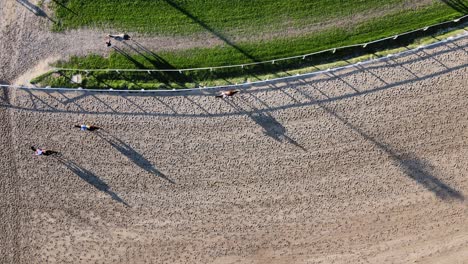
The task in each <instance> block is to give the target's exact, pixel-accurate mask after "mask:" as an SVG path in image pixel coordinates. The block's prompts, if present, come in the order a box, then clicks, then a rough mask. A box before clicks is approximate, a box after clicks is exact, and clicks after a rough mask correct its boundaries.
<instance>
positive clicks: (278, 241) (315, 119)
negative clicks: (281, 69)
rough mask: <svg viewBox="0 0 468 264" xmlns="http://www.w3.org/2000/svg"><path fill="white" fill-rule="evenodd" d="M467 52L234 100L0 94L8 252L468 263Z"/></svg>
mask: <svg viewBox="0 0 468 264" xmlns="http://www.w3.org/2000/svg"><path fill="white" fill-rule="evenodd" d="M467 45H468V38H466V37H465V38H462V39H459V40H456V41H452V42H448V43H446V44H441V45H440V46H437V47H433V48H430V49H425V50H420V51H418V52H414V53H411V54H407V55H404V56H400V57H393V58H390V59H388V60H386V61H380V62H375V63H371V64H366V65H361V66H356V68H354V69H347V70H341V71H334V72H330V73H329V74H327V75H325V74H324V75H319V76H314V77H310V78H307V79H298V80H294V81H291V82H290V83H282V84H272V85H269V86H259V87H253V88H250V89H247V90H242V91H241V93H240V94H239V96H237V97H233V98H230V99H229V100H222V99H218V98H214V97H213V96H209V95H208V94H204V92H203V91H201V92H197V93H195V92H193V93H177V94H175V95H172V96H171V95H160V96H154V95H141V94H139V95H128V94H125V93H120V94H119V93H115V94H109V93H90V92H79V91H71V92H58V91H46V90H43V91H34V90H9V96H8V97H7V98H5V96H3V97H0V99H1V100H2V107H0V114H1V115H2V116H1V118H2V120H7V121H8V120H11V122H7V124H5V123H4V125H3V127H2V129H0V133H1V134H0V141H1V143H2V146H5V147H6V149H4V151H3V152H2V153H1V154H0V161H1V162H0V164H1V166H2V168H1V169H2V171H3V172H4V171H9V172H11V173H8V174H2V175H4V176H2V177H0V186H2V187H1V189H0V190H1V192H0V194H1V196H0V198H1V199H0V201H1V203H0V205H1V208H0V211H1V212H5V211H6V210H9V211H12V210H13V209H12V208H16V210H17V211H15V212H12V213H11V214H4V213H2V214H1V217H2V218H1V219H0V220H1V224H0V227H1V228H0V232H1V233H0V237H2V238H3V237H7V238H11V239H13V241H11V240H8V241H7V240H1V241H2V242H1V244H0V246H1V247H2V248H5V247H8V248H11V247H13V250H12V251H10V252H12V253H11V254H10V256H11V258H10V256H7V257H6V260H7V261H6V262H7V263H8V261H10V262H11V263H36V262H40V263H43V262H47V263H415V262H417V261H419V262H420V263H467V262H466V259H468V221H467V219H468V218H467V217H468V211H467V203H466V195H467V194H468V178H467V177H466V175H467V174H468V161H467V160H466V158H465V157H466V156H467V155H468V146H467V135H468V134H467V133H468V128H467V127H468V120H467V114H466V113H467V112H466V109H467V107H468V100H467V98H468V90H467V89H466V87H467V86H468V74H467V69H468V68H467V65H466V63H467V61H468V51H467ZM80 122H91V123H93V124H96V125H99V126H101V127H103V128H104V129H103V130H101V131H99V132H93V133H91V132H89V133H88V132H81V131H78V130H74V129H73V128H71V127H72V126H73V125H74V124H76V123H80ZM8 138H11V141H10V142H11V143H9V144H8ZM31 145H37V146H42V147H45V148H50V149H54V150H57V151H60V152H61V155H60V156H59V157H35V156H33V155H32V153H31V150H30V149H29V147H30V146H31ZM10 190H11V191H10ZM14 224H16V225H19V226H20V228H18V232H16V233H12V232H9V231H8V230H12V229H14V227H10V226H11V225H14ZM9 241H11V242H9ZM4 259H5V257H4ZM0 261H2V262H5V261H3V259H1V260H0Z"/></svg>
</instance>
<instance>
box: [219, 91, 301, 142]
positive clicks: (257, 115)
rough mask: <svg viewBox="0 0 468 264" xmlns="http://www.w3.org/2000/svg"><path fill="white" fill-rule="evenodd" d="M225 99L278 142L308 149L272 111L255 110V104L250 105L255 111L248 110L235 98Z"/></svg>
mask: <svg viewBox="0 0 468 264" xmlns="http://www.w3.org/2000/svg"><path fill="white" fill-rule="evenodd" d="M225 101H226V102H227V103H228V104H229V105H230V106H231V107H233V108H234V109H236V110H237V111H239V112H241V113H244V114H245V115H247V116H248V117H250V119H252V121H254V122H255V123H256V124H257V125H259V126H260V127H261V128H262V129H263V134H264V135H266V136H268V137H271V138H272V139H274V140H276V141H278V142H287V143H289V144H292V145H294V146H296V147H298V148H300V149H302V150H303V151H307V149H306V148H304V147H303V146H301V145H300V144H299V143H298V142H297V141H295V140H294V139H292V138H291V137H289V136H288V135H287V131H286V128H285V127H284V126H283V125H282V124H281V123H280V122H278V120H276V119H275V118H274V117H273V116H272V115H271V114H270V113H266V112H261V111H255V110H256V108H255V107H253V106H250V110H253V111H247V110H246V109H244V108H243V107H241V106H240V105H238V104H237V103H235V102H234V101H233V100H229V99H227V100H225Z"/></svg>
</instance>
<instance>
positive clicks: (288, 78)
mask: <svg viewBox="0 0 468 264" xmlns="http://www.w3.org/2000/svg"><path fill="white" fill-rule="evenodd" d="M467 17H468V15H465V16H463V17H460V18H457V19H455V20H452V21H447V22H442V23H438V24H434V25H431V26H427V27H424V28H421V29H417V30H412V31H408V32H405V33H402V34H398V35H395V36H392V37H387V38H383V39H379V40H375V41H372V42H368V43H362V44H355V45H349V46H343V47H338V48H333V49H327V50H323V51H319V52H314V53H309V54H304V55H299V56H293V57H288V58H281V59H275V60H269V61H263V62H255V63H248V64H239V65H229V66H218V67H203V68H190V69H67V68H55V69H53V71H77V72H93V71H94V72H98V71H99V72H111V71H116V72H118V71H123V72H124V71H127V72H145V71H148V72H150V73H151V72H165V71H166V72H174V71H179V72H181V73H182V72H184V71H196V70H215V69H222V68H234V67H245V66H248V65H257V64H262V63H263V64H264V63H275V62H276V61H281V60H289V59H297V58H303V59H305V58H306V57H307V56H312V55H316V54H320V53H325V52H333V53H334V52H336V50H339V49H345V48H350V47H359V46H361V47H363V48H365V47H367V45H369V44H372V43H376V42H380V41H385V40H389V39H396V38H398V37H399V36H403V35H406V34H411V33H414V32H417V31H420V30H423V31H426V30H427V29H429V28H430V27H435V26H441V25H443V24H448V23H458V22H459V21H461V20H463V19H465V18H467ZM464 37H468V31H466V30H465V31H464V33H462V34H459V35H457V36H454V37H449V38H447V39H445V40H442V41H438V42H435V43H432V44H428V45H423V46H419V47H417V48H415V49H411V50H407V51H403V52H400V53H397V54H389V55H387V57H380V58H376V59H370V60H367V61H364V62H358V63H355V64H349V65H346V66H341V67H336V68H333V69H326V70H321V71H314V72H311V73H305V74H296V75H292V76H285V77H279V78H274V79H265V80H259V81H252V82H245V83H240V84H227V85H219V86H210V87H206V86H204V87H202V86H200V87H198V88H191V89H157V90H156V89H155V90H145V89H141V90H114V89H112V88H110V89H91V88H86V89H83V88H64V87H57V88H55V87H54V88H52V87H36V86H24V85H1V84H0V87H11V88H18V89H33V90H49V91H54V90H55V91H77V92H78V91H90V92H91V91H92V92H117V93H120V92H126V93H135V92H136V93H157V92H190V91H200V90H203V91H208V90H214V89H221V88H239V87H248V86H254V85H262V84H267V83H272V82H280V81H286V80H291V79H297V78H304V77H310V76H314V75H319V74H323V73H327V72H330V71H339V70H342V69H348V68H352V67H355V66H356V65H364V64H368V63H372V62H377V61H381V60H385V59H388V57H393V56H404V55H406V54H410V53H413V52H415V51H417V50H420V49H425V48H430V47H433V46H437V45H440V44H441V43H445V42H447V41H455V40H457V39H461V38H464Z"/></svg>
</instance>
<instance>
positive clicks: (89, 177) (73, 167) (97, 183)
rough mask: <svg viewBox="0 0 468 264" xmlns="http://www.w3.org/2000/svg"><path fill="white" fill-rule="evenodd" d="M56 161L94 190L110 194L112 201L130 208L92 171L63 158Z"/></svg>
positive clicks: (59, 157) (57, 158)
mask: <svg viewBox="0 0 468 264" xmlns="http://www.w3.org/2000/svg"><path fill="white" fill-rule="evenodd" d="M56 160H57V161H58V162H60V163H61V164H62V165H64V166H65V167H66V168H67V169H69V170H70V171H71V172H73V173H74V174H76V175H77V176H78V177H80V178H81V179H83V180H84V181H85V182H87V183H89V184H90V185H92V186H93V187H94V188H96V189H98V190H99V191H101V192H104V193H105V194H108V195H109V196H110V197H111V198H112V200H114V201H116V202H119V203H122V204H124V205H125V206H127V207H129V205H128V204H127V203H126V202H125V201H124V200H123V199H122V198H120V197H119V196H118V195H117V194H116V193H115V192H113V191H111V190H110V187H109V185H107V183H106V182H104V181H103V180H101V179H100V178H99V177H98V176H96V175H95V174H94V173H92V172H91V171H89V170H87V169H85V168H83V167H81V166H79V165H78V164H76V163H75V162H73V161H71V160H68V159H65V158H63V157H61V156H57V157H56Z"/></svg>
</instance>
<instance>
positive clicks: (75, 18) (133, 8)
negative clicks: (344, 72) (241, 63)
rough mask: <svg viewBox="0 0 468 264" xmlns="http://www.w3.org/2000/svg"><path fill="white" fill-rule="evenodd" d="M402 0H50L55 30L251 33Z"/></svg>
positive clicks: (304, 24)
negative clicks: (83, 28) (57, 22)
mask: <svg viewBox="0 0 468 264" xmlns="http://www.w3.org/2000/svg"><path fill="white" fill-rule="evenodd" d="M404 2H405V0H348V1H341V0H335V1H333V0H287V1H286V0H255V1H245V0H229V1H226V0H190V1H187V0H153V1H148V0H119V1H113V0H68V1H65V0H62V1H60V0H56V3H62V5H59V4H56V5H55V6H56V17H57V19H58V20H60V21H62V23H61V25H59V26H58V27H57V29H59V30H60V29H67V28H77V27H82V26H93V27H95V26H98V27H106V26H109V25H110V26H111V27H113V28H117V29H121V30H126V31H138V32H143V33H157V34H167V35H187V34H193V33H197V32H205V31H207V30H215V31H217V32H220V33H227V32H232V31H234V32H236V33H237V34H242V33H245V34H251V33H253V34H255V33H256V32H265V31H272V30H274V31H281V30H284V29H287V28H288V27H294V28H297V27H307V26H308V25H311V24H314V23H319V22H323V21H327V20H330V19H332V18H342V17H346V16H349V15H352V14H356V13H364V12H366V11H374V12H377V11H379V10H386V9H390V8H397V7H399V6H401V5H402V3H404Z"/></svg>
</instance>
